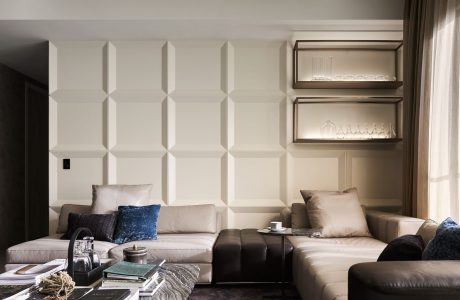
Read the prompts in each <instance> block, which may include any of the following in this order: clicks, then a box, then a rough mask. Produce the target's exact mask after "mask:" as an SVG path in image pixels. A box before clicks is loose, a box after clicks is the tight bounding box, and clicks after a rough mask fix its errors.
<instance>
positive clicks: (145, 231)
mask: <svg viewBox="0 0 460 300" xmlns="http://www.w3.org/2000/svg"><path fill="white" fill-rule="evenodd" d="M160 208H161V205H159V204H154V205H147V206H119V207H118V222H117V227H116V229H115V234H114V237H113V242H114V243H116V244H124V243H127V242H131V241H140V240H156V239H157V221H158V215H159V213H160Z"/></svg>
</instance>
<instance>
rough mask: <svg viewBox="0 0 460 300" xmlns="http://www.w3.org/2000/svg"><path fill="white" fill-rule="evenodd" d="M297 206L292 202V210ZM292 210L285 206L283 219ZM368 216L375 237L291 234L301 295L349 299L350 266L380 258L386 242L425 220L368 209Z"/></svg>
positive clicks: (328, 299)
mask: <svg viewBox="0 0 460 300" xmlns="http://www.w3.org/2000/svg"><path fill="white" fill-rule="evenodd" d="M294 209H296V208H294V206H293V207H292V208H291V210H294ZM289 212H290V210H289V209H285V210H283V212H282V213H281V217H282V218H283V220H290V219H291V218H292V216H290V215H289ZM299 215H300V214H299ZM366 217H367V222H368V227H369V230H370V231H371V233H372V234H373V237H374V238H372V237H351V238H319V239H315V238H307V237H302V236H292V237H289V240H290V242H291V243H292V245H293V246H294V248H295V250H294V254H293V263H292V264H293V279H294V283H295V284H296V286H297V289H298V291H299V293H300V295H301V296H302V299H304V300H347V299H348V269H349V268H350V267H351V266H352V265H355V264H357V263H362V262H375V261H377V258H378V256H379V255H380V253H381V252H382V250H383V249H384V248H385V246H386V242H388V241H390V240H392V239H394V238H396V237H398V236H401V235H403V234H415V233H416V232H417V230H418V228H419V227H420V225H422V223H423V220H420V219H415V218H410V217H405V216H400V215H395V214H390V213H384V212H378V211H366ZM377 238H378V239H377Z"/></svg>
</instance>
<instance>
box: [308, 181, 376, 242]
mask: <svg viewBox="0 0 460 300" xmlns="http://www.w3.org/2000/svg"><path fill="white" fill-rule="evenodd" d="M301 193H302V196H303V197H304V200H305V203H306V205H307V212H308V219H309V221H310V225H311V227H312V228H318V229H321V236H322V237H353V236H371V234H370V232H369V228H368V227H367V222H366V217H365V215H364V213H363V209H362V207H361V204H360V202H359V198H358V191H357V190H356V189H355V188H352V189H348V190H345V191H343V192H340V191H301Z"/></svg>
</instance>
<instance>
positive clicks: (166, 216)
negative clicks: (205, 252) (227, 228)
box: [157, 204, 218, 233]
mask: <svg viewBox="0 0 460 300" xmlns="http://www.w3.org/2000/svg"><path fill="white" fill-rule="evenodd" d="M216 215H217V212H216V207H215V206H214V205H213V204H203V205H188V206H162V207H161V209H160V216H159V217H158V225H157V231H158V233H192V232H208V233H216V232H217V227H218V226H217V217H216Z"/></svg>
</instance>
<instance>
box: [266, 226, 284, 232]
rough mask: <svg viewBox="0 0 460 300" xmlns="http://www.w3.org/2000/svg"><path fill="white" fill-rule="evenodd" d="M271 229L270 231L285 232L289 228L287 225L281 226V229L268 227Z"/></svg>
mask: <svg viewBox="0 0 460 300" xmlns="http://www.w3.org/2000/svg"><path fill="white" fill-rule="evenodd" d="M268 229H270V231H273V232H283V231H285V230H286V229H287V228H286V227H281V228H280V229H272V228H268Z"/></svg>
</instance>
